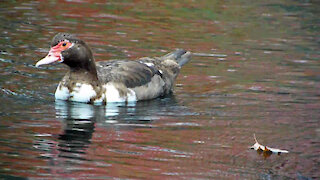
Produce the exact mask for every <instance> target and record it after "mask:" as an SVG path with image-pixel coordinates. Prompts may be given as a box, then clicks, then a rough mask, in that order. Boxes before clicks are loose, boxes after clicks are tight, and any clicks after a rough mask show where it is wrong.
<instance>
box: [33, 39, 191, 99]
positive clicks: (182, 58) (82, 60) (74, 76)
mask: <svg viewBox="0 0 320 180" xmlns="http://www.w3.org/2000/svg"><path fill="white" fill-rule="evenodd" d="M190 59H191V52H188V51H185V50H182V49H177V50H176V51H174V52H172V53H169V54H166V55H164V56H162V57H152V58H151V57H143V58H140V59H137V60H109V61H99V62H95V60H94V57H93V53H92V51H91V49H90V47H89V46H88V45H87V43H85V42H84V41H83V40H81V39H80V38H78V37H77V36H76V35H73V34H68V33H58V34H57V35H55V36H54V37H53V39H52V41H51V48H50V51H49V53H48V54H47V55H46V56H45V57H44V58H43V59H41V60H39V61H38V62H37V63H36V67H39V66H41V65H45V64H51V63H55V62H59V63H63V64H65V65H67V66H68V67H69V70H68V72H67V73H66V75H65V76H64V77H63V79H62V80H61V81H60V83H59V85H58V87H57V89H56V92H55V99H58V100H66V101H76V102H83V103H92V104H99V103H100V104H107V103H110V102H130V101H140V100H149V99H154V98H157V97H161V96H165V95H167V94H170V93H172V91H173V87H174V81H175V79H176V78H177V76H178V74H179V72H180V69H181V67H182V66H183V65H184V64H186V63H187V62H188V61H189V60H190Z"/></svg>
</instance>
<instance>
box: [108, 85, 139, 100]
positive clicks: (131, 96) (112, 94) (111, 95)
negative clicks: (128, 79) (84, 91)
mask: <svg viewBox="0 0 320 180" xmlns="http://www.w3.org/2000/svg"><path fill="white" fill-rule="evenodd" d="M104 88H105V90H106V92H105V97H106V99H107V103H110V102H126V101H128V102H129V101H137V98H136V93H135V92H134V91H133V90H132V89H129V88H128V90H129V92H128V93H127V94H126V95H125V96H122V97H121V96H120V93H119V91H118V89H117V88H116V87H115V86H114V85H113V84H112V83H108V84H106V85H104Z"/></svg>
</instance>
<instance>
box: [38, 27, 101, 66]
mask: <svg viewBox="0 0 320 180" xmlns="http://www.w3.org/2000/svg"><path fill="white" fill-rule="evenodd" d="M54 62H59V63H64V64H66V65H68V66H69V67H70V68H71V69H88V70H89V69H92V67H93V66H95V63H94V59H93V56H92V52H91V50H90V48H89V46H88V45H87V44H86V43H85V42H84V41H82V40H80V39H79V38H77V37H76V36H74V35H72V34H67V33H59V34H57V35H56V36H54V37H53V39H52V41H51V48H50V50H49V53H48V54H47V56H46V57H44V58H43V59H41V60H40V61H38V62H37V63H36V67H39V66H41V65H44V64H51V63H54ZM94 69H95V68H94Z"/></svg>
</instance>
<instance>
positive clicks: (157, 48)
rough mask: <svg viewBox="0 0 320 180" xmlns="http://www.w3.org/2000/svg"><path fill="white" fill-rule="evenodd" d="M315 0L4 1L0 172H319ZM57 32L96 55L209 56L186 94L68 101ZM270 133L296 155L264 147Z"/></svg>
mask: <svg viewBox="0 0 320 180" xmlns="http://www.w3.org/2000/svg"><path fill="white" fill-rule="evenodd" d="M319 6H320V4H319V3H318V2H316V1H307V0H300V1H293V0H292V1H290V0H285V1H275V0H272V1H267V2H258V1H240V0H236V1H212V0H204V1H191V0H190V1H180V0H178V1H108V2H105V1H90V0H86V1H85V0H83V1H82V0H80V1H2V2H1V3H0V8H1V9H0V20H1V21H0V66H1V70H0V73H1V79H0V88H1V89H0V100H1V102H2V103H1V105H0V107H1V111H0V117H1V121H0V131H1V133H0V174H1V175H0V177H1V178H4V179H6V178H19V177H20V178H39V179H43V178H49V179H51V178H54V179H62V178H63V179H66V178H76V179H79V178H92V179H96V178H102V179H105V178H110V179H113V178H129V179H150V178H153V179H163V178H167V179H168V178H170V179H171V178H179V179H180V178H185V179H189V178H199V179H303V178H314V179H317V178H319V177H320V173H319V155H320V151H319V148H320V129H319V119H320V111H319V108H320V101H319V98H320V91H319V89H320V83H319V81H320V70H319V68H320V64H319V59H320V54H319V52H320V48H319V47H320V46H319V18H318V17H319V8H320V7H319ZM57 32H69V33H76V34H78V35H79V36H80V37H81V38H82V39H84V40H85V41H87V42H88V44H89V45H90V46H91V47H92V49H93V51H94V54H95V57H96V60H97V61H101V60H107V59H123V58H129V59H135V58H138V57H143V56H160V55H163V54H165V53H167V52H169V51H172V50H174V49H175V48H185V49H188V50H190V51H192V52H194V53H197V54H196V55H197V56H194V57H193V60H192V61H191V62H190V63H189V64H188V65H186V66H185V67H184V68H183V69H182V71H181V74H180V75H179V77H178V79H177V84H176V87H175V92H174V95H172V96H169V97H165V98H162V99H156V100H152V101H146V102H138V103H137V104H129V105H125V104H113V105H108V106H107V107H103V106H92V105H87V104H78V103H66V102H59V101H58V102H55V100H54V95H53V93H54V91H55V88H56V86H57V83H58V82H59V81H60V79H61V78H62V76H63V75H64V73H65V71H66V67H64V66H63V65H53V66H45V67H41V68H36V67H35V66H34V64H35V63H36V62H37V60H39V59H40V58H41V57H43V56H44V55H45V54H46V52H47V51H48V50H49V42H50V40H51V38H52V37H53V36H54V35H55V34H56V33H57ZM254 133H255V134H256V136H257V138H258V140H259V142H260V143H261V144H263V145H268V146H271V147H276V148H280V149H286V150H289V151H290V153H289V154H283V155H280V156H278V155H271V156H270V157H267V158H265V157H263V156H262V155H259V154H258V153H257V152H255V151H253V150H250V149H248V147H249V146H251V145H253V144H254V139H253V134H254Z"/></svg>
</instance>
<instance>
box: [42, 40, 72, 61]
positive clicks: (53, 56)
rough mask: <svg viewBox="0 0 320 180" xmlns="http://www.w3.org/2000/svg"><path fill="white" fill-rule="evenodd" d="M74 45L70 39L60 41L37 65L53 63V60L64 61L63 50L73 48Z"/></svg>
mask: <svg viewBox="0 0 320 180" xmlns="http://www.w3.org/2000/svg"><path fill="white" fill-rule="evenodd" d="M72 46H73V43H71V42H69V41H68V40H63V41H61V42H59V43H58V44H57V45H55V46H53V47H51V49H50V51H49V53H48V55H47V56H46V57H44V58H43V59H41V60H40V61H38V62H37V64H36V67H38V66H40V65H44V64H51V63H53V62H60V63H61V62H63V57H62V55H61V52H63V51H65V50H66V49H69V48H71V47H72Z"/></svg>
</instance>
